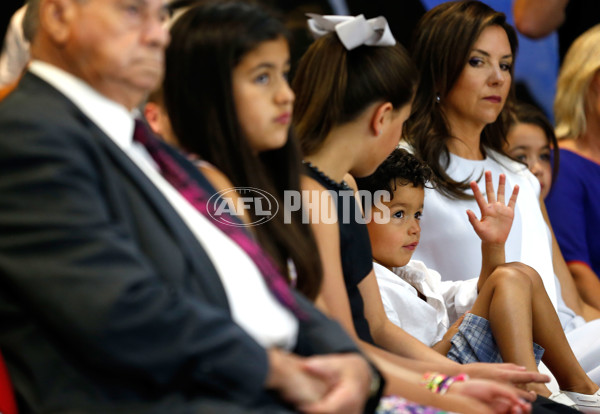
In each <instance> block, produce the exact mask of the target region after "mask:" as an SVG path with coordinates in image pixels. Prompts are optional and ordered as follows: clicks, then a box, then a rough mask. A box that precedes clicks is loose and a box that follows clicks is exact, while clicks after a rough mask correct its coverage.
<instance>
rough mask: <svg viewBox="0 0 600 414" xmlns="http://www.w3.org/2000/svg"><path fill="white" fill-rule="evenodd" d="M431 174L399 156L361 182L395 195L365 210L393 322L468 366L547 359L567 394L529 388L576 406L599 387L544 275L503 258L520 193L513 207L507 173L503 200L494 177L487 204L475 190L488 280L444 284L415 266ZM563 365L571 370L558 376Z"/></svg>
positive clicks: (532, 364) (531, 365) (533, 363)
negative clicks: (563, 322)
mask: <svg viewBox="0 0 600 414" xmlns="http://www.w3.org/2000/svg"><path fill="white" fill-rule="evenodd" d="M431 177H432V172H431V170H430V169H429V167H428V166H427V165H426V164H424V163H423V162H421V161H420V160H418V159H417V158H415V157H414V156H413V155H412V154H410V153H409V152H407V151H406V150H404V149H396V150H395V151H394V152H393V153H392V154H391V155H390V156H389V157H388V158H387V159H386V160H385V161H384V162H383V163H382V164H381V165H380V166H379V168H378V169H377V170H376V171H375V173H374V174H373V175H371V176H369V177H366V178H359V179H357V184H358V187H359V188H360V190H361V191H366V192H368V193H371V194H376V193H377V192H378V191H382V190H383V191H387V192H389V193H388V194H389V195H390V197H389V198H388V200H387V201H386V200H383V201H381V200H375V199H374V200H373V203H372V205H366V206H365V215H366V219H367V228H368V231H369V237H370V240H371V248H372V254H373V260H374V262H375V263H374V267H375V275H376V278H377V282H378V284H379V289H380V292H381V297H382V300H383V304H384V307H385V311H386V314H387V315H388V318H389V319H390V320H391V321H392V322H394V323H395V324H396V325H398V326H400V327H402V328H403V329H404V330H406V331H407V332H408V333H410V334H412V335H414V336H415V337H416V338H417V339H419V340H420V341H422V342H424V343H425V344H426V345H428V346H431V347H433V349H435V350H436V351H438V352H440V353H441V354H443V355H447V356H448V357H449V358H450V359H452V360H455V361H457V362H460V363H470V362H502V361H506V362H513V363H516V364H520V365H523V366H525V367H527V369H529V370H532V371H533V370H537V364H538V363H539V361H540V359H541V358H543V360H544V363H545V364H546V365H548V367H549V368H550V370H551V371H553V373H554V374H555V376H556V379H557V381H558V383H559V385H560V387H561V389H562V390H564V391H561V392H560V393H556V394H552V395H551V392H550V391H549V390H548V388H547V387H546V386H544V385H541V384H530V385H528V387H529V388H530V389H531V390H533V391H535V392H536V393H538V394H541V395H543V396H550V397H551V398H552V399H554V400H555V401H557V402H561V403H563V404H566V405H570V406H575V403H574V402H573V401H571V400H570V399H569V397H570V396H572V397H579V396H581V394H590V390H592V393H593V389H594V388H597V386H596V385H595V384H594V383H593V382H592V380H590V379H589V378H588V377H587V375H586V373H585V371H584V370H583V369H582V368H581V366H580V365H579V363H578V362H577V359H576V358H575V355H574V354H573V352H572V350H571V348H570V346H569V344H568V342H567V340H566V337H565V335H564V333H563V332H562V329H561V327H560V321H559V319H558V316H557V314H556V312H555V311H554V308H553V306H552V303H551V302H550V300H549V298H548V295H547V294H546V291H545V290H544V289H543V285H542V282H541V279H540V277H539V275H538V274H537V272H535V271H534V270H533V269H532V268H530V267H529V266H526V265H523V264H521V263H508V264H507V263H505V261H504V243H505V242H506V238H507V237H508V233H509V232H510V229H511V226H512V222H513V217H514V208H515V204H516V199H517V194H518V187H515V189H514V190H513V192H512V195H511V197H510V200H509V201H508V204H505V202H504V191H505V177H504V176H503V175H500V180H499V184H498V192H497V194H495V193H494V186H493V183H492V176H491V173H490V172H489V171H488V172H486V174H485V180H486V195H487V201H486V200H485V199H484V197H483V195H482V194H481V192H480V191H479V187H478V186H477V185H476V183H475V182H472V183H471V188H472V189H473V193H474V195H475V199H476V200H477V204H478V206H479V208H480V210H481V219H479V218H477V216H476V215H475V213H474V212H473V211H471V210H467V215H468V217H469V221H470V223H471V225H472V226H473V229H474V230H475V232H476V233H477V235H478V236H479V238H480V239H481V251H482V256H483V257H482V263H483V266H482V269H481V273H480V276H479V279H472V280H468V281H457V282H451V281H444V282H442V281H441V276H440V274H439V273H438V272H436V271H434V270H431V269H428V268H427V267H426V265H425V264H424V263H423V262H420V261H416V260H411V257H412V255H413V253H414V251H415V249H416V248H417V246H418V244H419V236H420V232H421V227H420V220H421V216H422V214H423V204H424V188H425V186H426V185H428V182H429V180H430V178H431ZM366 198H367V199H368V197H366ZM363 199H365V198H363ZM474 289H477V292H478V295H477V299H476V300H475V303H474V304H472V308H471V309H470V310H469V309H468V308H467V307H466V306H467V305H468V303H469V301H468V300H467V301H465V300H464V299H463V297H472V292H473V290H474ZM467 311H468V312H467ZM465 312H467V313H465ZM534 341H535V342H534ZM538 344H539V345H538ZM542 347H543V348H542ZM544 349H545V351H544ZM542 355H543V357H542ZM560 366H562V367H565V366H568V367H570V369H569V370H564V369H559V370H556V369H555V368H556V367H560Z"/></svg>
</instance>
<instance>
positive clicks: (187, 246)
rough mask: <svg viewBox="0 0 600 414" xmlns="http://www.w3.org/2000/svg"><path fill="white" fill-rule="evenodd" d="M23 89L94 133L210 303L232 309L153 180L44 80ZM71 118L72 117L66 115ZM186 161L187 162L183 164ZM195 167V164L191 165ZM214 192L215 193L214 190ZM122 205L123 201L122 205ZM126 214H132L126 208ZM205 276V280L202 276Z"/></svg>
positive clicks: (28, 77) (32, 80) (29, 79)
mask: <svg viewBox="0 0 600 414" xmlns="http://www.w3.org/2000/svg"><path fill="white" fill-rule="evenodd" d="M20 83H21V85H19V87H23V88H24V89H29V91H30V92H29V93H33V94H34V96H35V95H38V96H39V94H50V95H51V96H53V97H54V98H55V99H57V100H58V101H59V102H60V104H62V105H65V110H66V111H68V112H69V113H70V114H71V115H72V116H74V117H75V118H76V120H77V121H79V122H81V123H82V124H83V125H85V127H86V128H87V129H88V130H89V131H90V133H91V134H92V135H93V137H94V142H96V143H97V144H98V145H99V146H100V148H101V149H102V150H103V152H104V154H105V155H106V156H107V157H108V158H109V159H110V161H111V163H112V164H113V165H114V167H116V168H117V169H119V170H121V171H122V173H123V174H124V175H125V176H127V177H129V178H130V179H131V181H132V182H133V183H134V185H135V186H136V187H137V189H139V191H140V193H141V194H143V196H144V198H145V199H146V200H147V201H148V207H149V208H150V209H152V210H153V211H154V213H155V214H156V216H157V219H158V220H161V221H162V222H163V223H164V226H165V228H166V229H168V231H169V232H170V233H171V236H172V237H173V239H174V240H175V241H176V243H177V244H178V246H179V247H180V249H181V251H182V252H183V256H184V257H185V258H186V260H187V261H188V263H189V266H188V267H189V269H190V270H192V271H193V272H195V274H194V275H192V277H195V278H196V280H197V282H198V283H199V284H200V285H201V286H202V289H203V291H204V292H205V293H206V296H207V298H208V299H209V300H211V301H214V302H215V303H218V304H221V305H223V304H225V305H227V307H228V302H227V296H226V294H225V291H224V289H223V285H222V283H221V280H220V278H219V275H218V273H217V271H216V269H215V267H214V266H213V264H212V261H211V260H210V258H209V257H208V255H207V254H206V252H205V250H204V248H203V247H202V245H201V244H200V242H199V241H198V240H197V239H196V236H195V235H194V234H193V233H192V232H191V231H190V229H189V228H188V226H187V224H185V222H184V221H183V220H182V219H181V217H180V216H179V214H178V213H177V212H176V211H175V210H174V208H173V207H172V206H171V204H170V203H169V202H168V200H167V199H166V198H165V197H164V196H163V195H162V193H161V192H160V191H159V190H158V189H157V188H156V187H155V185H154V184H153V183H152V182H151V181H150V179H149V178H148V177H147V176H146V175H145V174H144V173H143V172H142V171H141V170H140V169H139V168H138V167H137V165H135V163H134V162H133V161H132V160H131V159H130V158H129V157H128V156H127V154H125V153H124V152H123V150H122V149H121V148H119V146H118V145H117V144H116V143H115V142H114V141H113V140H112V139H110V137H108V136H107V135H106V134H105V133H104V132H103V131H102V130H100V128H99V127H98V126H97V125H96V124H95V123H94V122H92V121H91V120H90V119H89V118H88V117H87V116H86V115H85V114H84V113H83V112H81V110H79V108H78V107H77V106H76V105H75V104H73V102H71V101H70V100H69V99H68V98H67V97H65V96H64V95H63V94H62V93H60V92H59V91H57V90H56V89H55V88H54V87H52V86H51V85H49V84H48V83H47V82H45V81H44V80H42V79H40V78H38V77H37V76H35V75H33V74H31V73H29V72H28V73H26V74H25V76H24V77H23V79H22V80H21V82H20ZM65 115H66V116H68V114H67V113H66V114H65ZM178 158H179V162H180V163H181V162H182V160H183V159H182V158H181V157H178ZM183 161H185V160H183ZM183 164H184V165H182V166H183V167H184V168H185V169H186V170H188V171H189V166H188V165H185V164H190V163H188V162H185V163H183ZM190 165H191V164H190ZM195 172H196V174H197V176H195V178H196V179H197V180H198V181H199V182H200V184H201V185H203V186H204V187H205V188H206V186H207V185H208V182H207V181H206V180H205V179H204V177H201V178H199V177H198V176H199V175H200V174H199V172H197V171H195ZM117 176H118V175H117ZM107 185H108V186H113V185H114V183H107ZM212 191H214V190H212ZM114 199H115V201H117V202H119V201H118V200H121V199H122V198H120V197H114ZM121 202H122V201H121ZM122 207H123V209H122V210H124V211H126V210H130V207H127V206H125V205H124V204H123V206H122ZM200 275H201V276H200Z"/></svg>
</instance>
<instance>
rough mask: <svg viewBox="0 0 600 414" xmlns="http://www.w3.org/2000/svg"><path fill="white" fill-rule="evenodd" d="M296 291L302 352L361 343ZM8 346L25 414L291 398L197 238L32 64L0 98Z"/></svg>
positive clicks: (1, 253)
mask: <svg viewBox="0 0 600 414" xmlns="http://www.w3.org/2000/svg"><path fill="white" fill-rule="evenodd" d="M198 138H199V139H203V137H198ZM169 150H171V149H169ZM171 151H172V150H171ZM172 152H173V155H174V156H176V157H178V159H179V160H180V161H181V165H182V166H184V167H185V168H186V169H187V170H188V172H189V173H190V174H192V175H193V176H195V177H196V179H197V180H198V181H199V182H200V183H201V185H203V186H204V187H205V188H207V189H210V190H211V191H214V189H212V188H211V187H210V186H209V184H208V182H206V180H205V179H204V178H203V177H202V176H201V175H200V174H199V173H198V172H197V171H196V169H195V168H194V167H193V166H192V165H191V164H190V163H189V162H187V160H185V159H184V158H183V157H181V156H180V155H178V154H177V153H175V152H174V151H172ZM207 242H210V241H207ZM297 298H298V301H299V302H300V303H301V306H302V307H303V308H304V310H305V312H307V314H308V315H309V317H308V319H306V320H304V321H301V322H300V328H299V337H298V344H297V348H296V349H295V350H294V352H295V353H297V354H300V355H313V354H323V353H330V352H357V348H356V346H355V345H354V343H353V342H352V341H351V340H350V339H349V338H348V336H347V335H346V334H345V333H344V332H343V331H342V329H341V328H340V327H339V326H338V325H337V324H336V323H334V322H332V321H330V320H329V319H327V318H325V317H324V316H323V315H322V314H320V313H319V312H318V311H316V310H315V309H314V308H313V307H312V305H311V304H310V303H309V302H308V301H307V300H305V299H303V298H301V297H300V295H297ZM267 323H268V322H267ZM0 349H1V350H2V352H3V354H4V356H5V358H6V361H7V365H8V367H9V371H10V374H11V376H12V380H13V382H14V385H15V388H16V392H17V395H18V400H19V403H20V408H21V410H22V412H24V413H29V412H33V413H42V412H44V413H51V412H69V413H71V412H73V413H75V412H76V413H82V412H102V413H117V412H127V413H134V412H161V413H165V414H167V413H179V412H182V413H183V412H216V411H214V410H212V409H203V408H202V407H204V405H203V404H207V401H213V400H216V401H217V402H218V401H229V402H233V405H235V406H238V407H259V412H271V411H269V410H267V409H266V408H264V407H266V406H272V407H281V406H282V405H281V404H280V403H279V402H277V401H276V400H275V398H274V397H273V396H271V395H269V394H268V393H266V392H265V391H264V389H263V384H264V381H265V377H266V374H267V369H268V365H267V359H266V353H265V350H264V349H263V348H262V347H261V346H259V344H258V343H256V342H255V341H254V340H253V339H252V338H250V337H249V336H248V335H247V334H246V332H245V331H243V330H242V329H241V328H240V327H238V326H237V325H236V324H235V323H233V321H232V319H231V315H230V311H229V307H228V303H227V298H226V296H225V292H224V290H223V287H222V284H221V282H220V279H219V277H218V275H217V273H216V271H215V268H214V267H213V265H212V263H211V261H210V260H209V258H208V257H207V255H206V253H205V251H204V250H203V248H202V246H201V245H200V243H199V242H198V241H197V239H196V238H195V237H194V235H193V234H192V233H191V232H190V230H189V229H188V228H187V226H186V225H185V224H184V222H183V221H182V220H181V218H180V217H179V216H178V214H177V213H176V212H175V211H174V210H173V208H172V207H171V205H170V204H169V203H168V202H167V201H166V199H165V198H164V197H163V196H162V194H161V193H160V192H159V191H158V190H157V189H156V188H155V187H154V185H153V184H152V183H151V182H150V181H149V179H148V178H147V177H146V176H145V175H144V174H143V173H142V172H141V171H140V170H139V169H138V168H137V167H136V166H135V165H134V163H133V162H132V161H131V160H130V159H129V158H128V156H127V155H126V154H124V153H123V152H122V151H121V150H120V149H119V148H118V147H117V145H116V144H115V143H114V142H113V141H112V140H111V139H110V138H109V137H107V136H106V135H105V134H104V133H103V132H102V131H101V130H100V129H98V127H97V126H96V125H95V124H93V123H92V122H91V121H90V120H89V119H88V118H87V117H86V116H85V115H84V114H83V113H82V112H81V111H80V110H79V109H78V108H77V107H76V106H75V105H74V104H73V103H72V102H71V101H70V100H68V99H67V98H66V97H65V96H64V95H62V94H61V93H59V92H58V91H57V90H56V89H54V88H53V87H51V86H50V85H49V84H47V83H46V82H44V81H42V80H41V79H39V78H38V77H36V76H35V75H33V74H30V73H29V74H26V75H25V77H24V78H23V80H22V81H21V83H20V85H19V86H18V88H17V89H16V90H15V91H14V92H13V93H12V94H11V95H10V96H9V97H8V98H6V99H5V100H4V101H3V102H2V103H1V104H0ZM219 411H220V412H234V411H235V410H234V409H233V408H232V407H229V408H228V409H223V410H219ZM275 411H277V410H275ZM235 412H238V411H235ZM240 412H241V411H240ZM277 412H279V411H277Z"/></svg>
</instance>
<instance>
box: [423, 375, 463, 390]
mask: <svg viewBox="0 0 600 414" xmlns="http://www.w3.org/2000/svg"><path fill="white" fill-rule="evenodd" d="M468 379H469V376H468V375H467V374H459V375H456V376H454V377H450V376H448V375H444V374H440V373H438V372H426V373H425V375H423V380H422V381H421V383H422V384H423V385H425V388H427V389H428V390H430V391H431V392H435V393H436V394H445V393H446V391H448V388H450V386H451V385H452V384H454V383H455V382H460V381H466V380H468Z"/></svg>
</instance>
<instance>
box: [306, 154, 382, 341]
mask: <svg viewBox="0 0 600 414" xmlns="http://www.w3.org/2000/svg"><path fill="white" fill-rule="evenodd" d="M306 167H307V168H306V172H307V175H308V176H309V177H311V178H313V179H315V180H316V181H317V182H318V183H320V184H321V185H322V186H323V187H325V188H326V189H327V190H329V191H330V193H331V195H332V197H333V200H334V202H335V203H336V206H337V215H338V227H339V230H340V257H341V259H342V270H343V272H344V282H345V284H346V292H347V293H348V299H349V300H350V308H351V310H352V319H353V320H354V328H355V329H356V333H357V334H358V336H359V338H360V339H362V340H363V341H366V342H369V343H371V344H373V338H372V337H371V332H370V330H369V323H368V322H367V319H366V318H365V314H364V304H363V300H362V296H361V295H360V291H359V290H358V284H359V283H360V282H361V281H362V280H363V279H364V278H365V277H366V276H367V275H368V274H369V272H370V271H371V270H372V269H373V262H372V255H371V243H370V241H369V233H368V231H367V226H366V225H365V224H364V221H361V220H362V213H361V210H360V208H359V207H358V203H357V201H356V199H355V197H354V191H353V190H352V189H351V188H350V187H348V186H347V185H346V184H345V183H336V182H335V181H333V180H332V179H330V178H329V177H327V176H326V175H325V174H323V173H322V172H320V171H318V170H317V169H316V168H315V167H313V166H308V165H307V166H306ZM356 215H358V218H359V220H357V219H356ZM321 219H322V218H319V220H321Z"/></svg>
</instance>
